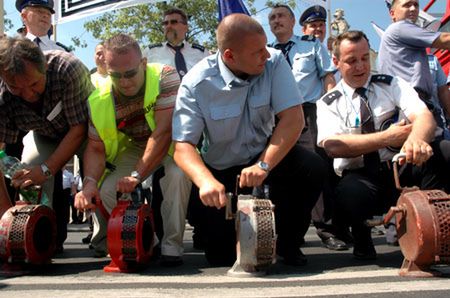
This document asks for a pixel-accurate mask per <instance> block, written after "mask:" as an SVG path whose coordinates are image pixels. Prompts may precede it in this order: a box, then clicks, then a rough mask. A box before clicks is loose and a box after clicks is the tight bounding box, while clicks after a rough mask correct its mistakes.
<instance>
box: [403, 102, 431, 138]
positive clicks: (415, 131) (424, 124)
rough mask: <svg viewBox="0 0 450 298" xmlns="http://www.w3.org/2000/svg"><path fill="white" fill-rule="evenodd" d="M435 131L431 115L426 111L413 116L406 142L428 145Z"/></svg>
mask: <svg viewBox="0 0 450 298" xmlns="http://www.w3.org/2000/svg"><path fill="white" fill-rule="evenodd" d="M435 130H436V122H435V121H434V118H433V115H432V114H431V113H430V112H429V111H428V109H426V110H424V111H423V112H422V113H420V114H418V115H417V116H415V118H414V121H413V125H412V130H411V133H410V134H409V136H408V138H407V140H421V141H424V142H426V143H430V142H431V141H432V140H433V138H434V133H435Z"/></svg>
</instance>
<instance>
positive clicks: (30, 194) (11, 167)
mask: <svg viewBox="0 0 450 298" xmlns="http://www.w3.org/2000/svg"><path fill="white" fill-rule="evenodd" d="M23 168H24V165H23V164H22V163H21V162H20V160H19V159H18V158H16V157H14V156H9V155H7V154H6V153H5V151H3V150H0V171H2V173H3V175H4V176H5V177H6V178H9V179H11V178H12V177H13V176H14V174H15V173H16V172H17V171H18V170H21V169H23ZM19 193H20V194H21V196H22V199H23V200H24V201H25V202H29V203H31V204H37V203H38V201H39V195H40V196H41V199H40V203H41V204H44V205H47V206H49V200H48V196H47V195H46V194H45V192H42V193H41V187H40V186H34V185H33V186H30V187H27V188H26V189H20V190H19ZM49 207H50V206H49Z"/></svg>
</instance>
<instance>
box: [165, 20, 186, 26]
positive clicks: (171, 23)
mask: <svg viewBox="0 0 450 298" xmlns="http://www.w3.org/2000/svg"><path fill="white" fill-rule="evenodd" d="M169 23H170V25H175V24H178V23H181V24H184V23H183V22H182V21H179V20H165V21H162V25H163V26H167V25H169Z"/></svg>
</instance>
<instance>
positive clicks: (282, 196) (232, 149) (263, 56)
mask: <svg viewBox="0 0 450 298" xmlns="http://www.w3.org/2000/svg"><path fill="white" fill-rule="evenodd" d="M217 44H218V48H219V52H218V53H217V54H216V55H213V56H210V57H209V58H207V59H204V60H202V61H201V62H200V63H198V64H197V65H195V66H194V67H193V68H192V69H191V71H190V72H189V73H188V74H187V75H186V76H185V77H184V78H183V82H182V84H181V86H180V89H179V92H178V98H177V102H176V107H175V111H174V115H173V132H172V133H173V140H174V141H175V154H174V159H175V162H176V163H177V164H178V165H179V167H180V168H181V169H182V170H183V171H184V172H186V174H187V175H188V176H189V177H190V178H191V179H192V181H193V182H194V184H195V185H196V186H197V187H198V190H194V192H193V194H194V196H195V198H194V199H196V198H197V197H198V198H199V199H200V200H201V201H202V203H203V205H205V206H207V207H206V208H205V212H204V216H205V222H206V223H207V224H206V225H207V226H206V227H205V229H206V234H207V235H206V238H207V239H206V240H207V243H206V250H205V254H206V258H207V259H208V261H209V262H210V264H211V265H216V266H217V265H221V266H223V265H231V264H232V263H233V262H234V261H235V259H236V235H235V227H234V222H233V221H226V220H225V215H224V214H225V208H223V207H224V206H225V201H226V197H225V193H226V192H234V189H235V183H236V177H237V175H240V179H239V187H240V188H242V191H241V193H249V192H250V191H251V189H250V188H252V187H255V186H260V185H262V184H265V185H268V186H269V189H270V199H271V200H272V202H273V203H274V204H275V218H276V227H277V234H278V240H277V254H278V255H279V256H281V257H282V258H283V261H284V262H285V263H286V264H289V265H296V266H298V265H304V264H305V263H306V258H305V256H304V255H303V254H302V252H301V251H300V248H299V246H300V239H301V238H302V237H303V236H304V234H305V233H306V231H307V229H308V226H309V223H310V219H311V217H310V216H311V215H310V214H311V209H312V208H313V206H314V204H315V202H316V200H317V198H318V195H319V193H320V192H321V189H322V186H323V176H324V175H325V165H324V164H323V162H322V160H321V159H320V158H319V157H318V156H317V155H316V154H315V153H312V152H309V151H308V150H306V149H304V148H302V147H300V146H299V145H297V144H296V141H297V139H298V138H299V136H300V132H301V131H302V129H303V126H304V119H303V113H302V108H301V104H302V97H301V95H300V94H299V91H298V89H297V87H296V83H295V79H294V77H293V75H292V72H291V70H290V67H289V65H288V63H287V62H286V59H285V58H284V57H283V55H282V54H281V52H280V51H277V50H272V49H268V48H266V44H267V38H266V35H265V33H264V30H263V28H262V27H261V25H260V24H259V23H258V22H257V21H255V20H253V19H252V18H250V17H249V16H247V15H244V14H232V15H230V16H228V17H226V18H224V19H223V20H222V22H221V23H220V24H219V27H218V30H217ZM275 116H276V117H277V118H278V123H277V125H276V126H275V121H274V118H275ZM202 134H203V135H204V141H203V145H202V149H201V152H200V154H199V153H198V152H197V150H196V146H195V145H196V144H197V142H198V141H199V139H200V136H201V135H202ZM233 203H234V204H235V203H236V202H233Z"/></svg>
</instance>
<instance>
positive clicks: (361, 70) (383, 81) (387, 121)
mask: <svg viewBox="0 0 450 298" xmlns="http://www.w3.org/2000/svg"><path fill="white" fill-rule="evenodd" d="M333 62H334V64H335V65H336V67H337V68H338V69H339V71H340V72H341V74H342V80H341V81H340V82H339V83H338V84H337V85H336V87H335V88H333V89H332V90H331V91H330V92H328V93H327V94H325V95H324V96H323V97H322V98H321V99H320V100H319V101H318V102H317V126H318V130H319V131H318V137H317V143H318V145H319V146H321V147H323V148H324V149H325V151H326V152H327V153H328V155H329V156H330V157H332V158H334V169H335V171H336V174H338V175H339V176H341V178H340V180H339V182H338V184H337V186H336V188H335V196H334V199H335V202H334V205H333V206H334V209H333V211H334V216H333V222H335V223H336V222H338V223H339V224H342V225H347V226H351V228H352V234H353V238H354V249H353V255H354V257H355V258H357V259H363V260H369V259H375V258H376V251H375V248H374V245H373V242H372V238H371V234H370V227H367V226H366V225H365V224H364V221H365V220H366V219H369V218H372V216H373V215H375V214H380V213H383V212H386V211H387V210H388V209H389V207H390V206H392V205H395V203H396V200H397V198H398V196H399V191H398V190H397V189H396V187H395V184H394V179H393V177H392V176H393V175H392V163H391V159H392V157H393V156H394V154H395V153H396V152H398V150H400V151H401V152H404V153H405V154H406V157H405V160H406V162H407V163H408V165H407V167H406V168H405V169H404V171H403V172H402V174H401V175H400V180H401V184H402V185H404V186H411V185H416V186H419V187H420V188H421V189H444V188H445V181H444V178H445V170H446V168H445V167H448V165H446V164H445V161H444V159H443V157H442V150H444V149H443V148H442V147H441V146H440V144H439V143H438V142H436V141H433V136H434V130H435V128H436V123H435V121H434V120H433V115H432V114H431V113H430V111H429V110H428V109H427V107H426V105H425V104H424V103H423V102H422V101H421V100H420V98H419V96H418V94H417V93H416V92H415V91H414V89H413V88H412V87H411V86H410V85H409V84H408V83H407V82H406V81H405V80H403V79H401V78H399V77H393V76H389V75H385V74H380V75H370V54H369V42H368V39H367V37H366V36H365V35H364V33H362V32H361V31H348V32H346V33H343V34H341V35H339V36H338V37H337V38H336V41H335V43H334V47H333ZM396 148H397V149H396Z"/></svg>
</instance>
